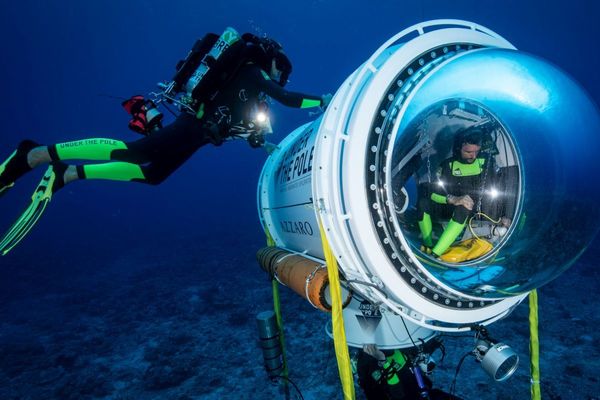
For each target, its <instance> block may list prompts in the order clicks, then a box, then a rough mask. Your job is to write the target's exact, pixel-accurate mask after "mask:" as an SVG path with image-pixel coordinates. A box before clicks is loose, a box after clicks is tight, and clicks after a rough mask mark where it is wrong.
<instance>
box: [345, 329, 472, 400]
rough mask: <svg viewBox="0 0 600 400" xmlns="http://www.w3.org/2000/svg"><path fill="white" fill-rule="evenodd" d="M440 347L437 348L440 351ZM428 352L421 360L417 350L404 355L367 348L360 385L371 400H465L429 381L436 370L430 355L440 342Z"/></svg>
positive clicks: (360, 362) (360, 360) (359, 363)
mask: <svg viewBox="0 0 600 400" xmlns="http://www.w3.org/2000/svg"><path fill="white" fill-rule="evenodd" d="M436 346H437V347H436ZM429 347H430V348H429V349H426V351H427V352H428V354H429V357H421V356H422V355H424V353H423V351H419V350H418V349H416V348H412V349H408V350H403V351H400V350H398V349H395V350H385V351H382V350H380V349H378V348H377V346H376V345H375V344H366V345H364V346H363V349H362V351H361V352H360V354H359V355H358V359H357V363H356V373H357V375H358V383H359V385H360V387H361V388H362V390H363V392H364V393H365V397H366V398H367V399H368V400H413V399H429V400H461V399H460V398H458V397H456V396H453V395H451V394H448V393H446V392H444V391H442V390H439V389H434V388H433V383H432V382H431V380H430V379H429V378H428V377H427V375H429V374H431V372H432V371H433V368H435V362H433V360H432V359H431V357H430V354H431V353H432V352H433V351H435V350H436V349H437V348H441V349H442V353H443V351H444V350H443V346H442V345H441V343H440V342H438V341H436V340H434V341H432V344H429Z"/></svg>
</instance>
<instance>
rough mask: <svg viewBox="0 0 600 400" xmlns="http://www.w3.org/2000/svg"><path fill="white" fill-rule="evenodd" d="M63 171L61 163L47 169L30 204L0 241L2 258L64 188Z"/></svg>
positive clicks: (63, 167) (26, 232)
mask: <svg viewBox="0 0 600 400" xmlns="http://www.w3.org/2000/svg"><path fill="white" fill-rule="evenodd" d="M65 169H66V165H65V164H62V163H56V164H53V165H51V166H50V167H48V169H47V170H46V172H45V173H44V176H43V177H42V180H41V181H40V183H39V184H38V186H37V187H36V189H35V191H34V192H33V195H32V196H31V203H30V204H29V206H28V207H27V208H26V209H25V211H24V212H23V214H21V216H20V217H19V219H17V221H16V222H15V223H14V224H13V225H12V226H11V227H10V229H9V230H8V232H7V233H6V234H5V235H4V237H2V239H0V254H2V255H3V256H4V255H6V253H8V252H9V251H10V250H12V249H13V247H15V246H16V245H17V244H19V242H20V241H21V240H23V238H24V237H25V236H26V235H27V234H28V233H29V231H30V230H31V228H33V227H34V225H35V224H36V223H37V221H38V220H39V219H40V217H41V216H42V214H43V213H44V211H45V210H46V206H47V205H48V203H49V202H50V200H51V199H52V195H53V194H54V193H56V191H57V190H58V189H60V188H61V187H63V186H64V182H63V175H64V172H65Z"/></svg>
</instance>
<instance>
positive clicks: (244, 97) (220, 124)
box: [0, 28, 332, 255]
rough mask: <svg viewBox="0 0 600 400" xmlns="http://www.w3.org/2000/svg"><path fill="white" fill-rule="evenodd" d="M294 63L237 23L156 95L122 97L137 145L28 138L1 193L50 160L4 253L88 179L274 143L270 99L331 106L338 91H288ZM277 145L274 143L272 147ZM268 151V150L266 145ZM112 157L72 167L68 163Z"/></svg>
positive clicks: (161, 172)
mask: <svg viewBox="0 0 600 400" xmlns="http://www.w3.org/2000/svg"><path fill="white" fill-rule="evenodd" d="M291 72H292V64H291V63H290V60H289V59H288V57H287V56H286V54H285V53H284V51H283V48H282V46H281V45H280V44H279V43H278V42H276V41H275V40H272V39H270V38H266V37H264V38H259V37H257V36H255V35H253V34H250V33H246V34H244V35H242V36H240V35H239V34H238V33H237V32H236V31H235V30H234V29H233V28H227V29H226V30H225V32H224V33H223V34H222V35H220V36H219V35H217V34H214V33H208V34H207V35H205V36H204V37H203V38H202V39H200V40H198V41H196V43H195V44H194V46H193V48H192V49H191V50H190V52H189V53H188V55H187V57H186V59H184V60H181V61H180V62H179V63H178V64H177V72H176V73H175V75H174V77H173V78H172V80H171V81H168V82H164V83H160V84H159V87H160V88H161V89H162V91H161V92H160V93H158V94H157V93H154V94H153V95H155V97H156V99H155V100H154V101H152V100H146V99H144V98H143V97H142V96H134V97H132V98H131V99H129V100H127V101H125V102H123V107H124V108H125V109H126V110H127V111H128V112H129V113H130V114H131V115H132V120H131V121H130V122H129V127H130V128H131V129H132V130H134V131H136V132H138V133H141V134H143V135H144V137H143V138H141V139H139V140H135V141H131V142H123V141H120V140H114V139H108V138H89V139H82V140H77V141H69V142H65V143H57V144H51V145H48V146H46V145H41V144H39V143H36V142H34V141H32V140H24V141H22V142H21V143H20V144H19V145H18V147H17V149H16V150H15V151H14V152H13V153H12V154H11V155H10V156H9V157H8V158H7V159H6V160H5V161H4V162H3V163H2V164H0V195H2V194H4V193H6V191H7V190H8V189H10V188H11V187H12V186H13V185H14V184H15V182H16V181H17V180H18V179H19V178H20V177H21V176H23V175H24V174H26V173H27V172H29V171H31V170H32V169H34V168H36V167H38V166H40V165H43V164H50V166H49V168H48V170H47V171H46V173H45V174H44V176H43V178H42V180H41V182H40V184H39V185H38V187H37V188H36V190H35V192H34V194H33V196H32V201H31V203H30V205H29V207H27V209H26V210H25V212H24V213H23V215H22V216H21V217H20V218H19V219H18V220H17V221H16V222H15V223H14V224H13V226H12V227H11V228H10V229H9V231H8V232H7V233H6V235H5V236H4V237H3V238H2V239H0V253H2V255H5V254H6V253H7V252H8V251H10V249H12V248H13V247H14V246H15V245H16V244H18V243H19V242H20V241H21V240H22V239H23V237H24V236H25V235H26V234H27V233H28V232H29V230H30V229H31V228H32V227H33V225H34V224H35V223H36V222H37V220H38V219H39V217H40V216H41V214H42V213H43V211H44V209H45V207H46V205H47V203H48V202H49V201H50V199H51V198H52V195H53V194H54V193H56V192H57V191H58V190H60V189H61V188H62V187H63V186H65V185H66V184H68V183H71V182H73V181H76V180H82V179H108V180H115V181H131V182H141V183H146V184H150V185H158V184H160V183H161V182H163V181H164V180H165V179H166V178H167V177H168V176H169V175H171V174H172V173H173V172H174V171H175V170H177V169H178V168H179V167H180V166H181V165H182V164H183V163H185V162H186V161H187V160H188V159H189V158H190V157H191V156H192V155H193V154H194V153H195V152H196V150H198V149H199V148H200V147H202V146H204V145H207V144H213V145H215V146H220V145H221V144H223V143H224V142H225V141H229V140H233V139H244V140H247V141H248V143H249V145H250V146H251V147H253V148H257V147H263V146H265V147H267V146H269V145H270V144H269V143H267V142H266V141H265V138H264V135H265V134H268V133H271V132H272V131H271V129H270V123H269V120H268V117H267V116H266V115H265V111H266V109H267V104H268V103H267V100H268V98H272V99H275V100H276V101H278V102H279V103H281V104H283V105H285V106H289V107H295V108H310V107H321V108H322V109H324V108H325V107H327V105H328V103H329V102H330V100H331V97H332V96H331V95H330V94H326V95H323V96H313V95H307V94H302V93H297V92H291V91H288V90H286V89H284V86H285V85H286V83H287V82H288V77H289V75H290V73H291ZM159 104H162V105H163V106H165V107H166V108H167V109H169V111H170V108H169V107H168V106H167V104H172V105H176V106H177V107H178V108H179V111H180V113H179V115H178V116H177V118H176V119H175V121H174V122H173V123H171V124H169V125H167V126H165V127H163V126H162V113H160V112H159V111H158V110H157V105H159ZM271 146H272V145H271ZM267 150H268V149H267ZM67 160H86V161H109V162H104V163H85V164H83V165H69V164H66V163H64V162H63V161H67Z"/></svg>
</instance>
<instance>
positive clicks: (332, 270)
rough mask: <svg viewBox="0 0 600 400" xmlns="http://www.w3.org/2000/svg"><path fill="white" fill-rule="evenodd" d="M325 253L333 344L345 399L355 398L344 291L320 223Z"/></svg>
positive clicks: (351, 399) (352, 399) (335, 262)
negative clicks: (347, 339)
mask: <svg viewBox="0 0 600 400" xmlns="http://www.w3.org/2000/svg"><path fill="white" fill-rule="evenodd" d="M319 231H320V232H321V242H322V244H323V253H324V255H325V262H326V264H327V275H328V276H329V291H330V293H331V322H332V327H333V345H334V347H335V356H336V358H337V363H338V371H339V374H340V381H341V382H342V390H343V392H344V400H354V398H355V395H354V377H353V376H352V367H351V364H350V354H349V352H348V344H347V343H346V331H345V330H344V317H343V315H342V293H341V292H342V291H341V288H340V277H339V271H338V266H337V261H336V260H335V257H334V255H333V252H332V251H331V248H330V247H329V242H328V241H327V237H326V236H325V231H324V230H323V224H322V223H321V224H319Z"/></svg>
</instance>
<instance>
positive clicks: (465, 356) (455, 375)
mask: <svg viewBox="0 0 600 400" xmlns="http://www.w3.org/2000/svg"><path fill="white" fill-rule="evenodd" d="M472 355H473V353H471V352H468V353H466V354H465V355H464V356H462V358H461V359H460V362H459V363H458V365H457V366H456V371H455V372H454V379H453V380H452V384H451V385H450V394H451V395H454V392H455V391H456V379H457V378H458V373H459V371H460V367H461V366H462V363H463V361H465V358H467V357H468V356H472Z"/></svg>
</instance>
